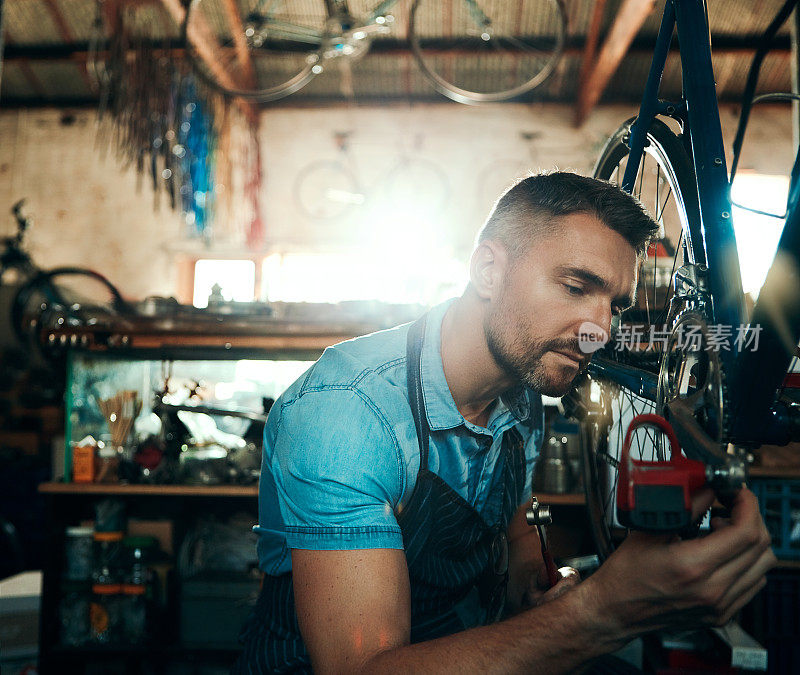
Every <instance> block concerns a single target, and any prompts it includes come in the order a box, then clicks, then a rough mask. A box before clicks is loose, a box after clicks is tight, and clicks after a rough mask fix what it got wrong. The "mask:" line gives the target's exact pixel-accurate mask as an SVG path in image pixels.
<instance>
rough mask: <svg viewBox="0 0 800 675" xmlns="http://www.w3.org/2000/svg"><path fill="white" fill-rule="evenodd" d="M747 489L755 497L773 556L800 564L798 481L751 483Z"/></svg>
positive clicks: (799, 498)
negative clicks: (767, 531) (770, 542)
mask: <svg viewBox="0 0 800 675" xmlns="http://www.w3.org/2000/svg"><path fill="white" fill-rule="evenodd" d="M750 489H751V490H752V491H753V493H754V494H755V495H756V497H758V504H759V508H760V509H761V515H762V516H763V517H764V522H765V523H766V524H767V529H768V530H769V533H770V535H771V536H772V550H773V551H774V552H775V555H776V556H777V557H778V558H781V559H783V560H800V480H783V479H768V478H760V479H754V480H753V481H752V483H751V486H750Z"/></svg>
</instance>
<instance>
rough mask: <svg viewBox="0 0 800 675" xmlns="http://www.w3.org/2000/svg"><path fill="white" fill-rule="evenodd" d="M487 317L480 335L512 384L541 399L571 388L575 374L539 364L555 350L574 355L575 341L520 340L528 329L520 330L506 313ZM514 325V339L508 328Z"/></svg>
mask: <svg viewBox="0 0 800 675" xmlns="http://www.w3.org/2000/svg"><path fill="white" fill-rule="evenodd" d="M498 314H500V312H497V313H496V314H495V315H494V316H487V317H486V320H485V321H484V326H483V329H484V335H485V337H486V345H487V346H488V348H489V353H490V354H491V355H492V357H493V358H494V360H495V362H496V363H497V365H498V366H499V367H500V368H501V369H502V370H503V371H504V372H505V373H506V375H508V376H509V377H510V378H512V379H513V380H514V381H515V382H518V383H520V384H523V385H525V386H526V387H529V388H531V389H533V390H534V391H537V392H539V393H540V394H543V395H544V396H556V397H560V396H563V395H564V394H566V393H567V392H568V391H569V390H570V388H571V387H572V383H573V381H574V380H575V378H576V377H577V376H578V374H579V373H580V372H581V370H582V369H583V368H581V369H579V370H578V371H577V372H576V371H575V370H574V369H571V368H569V367H567V366H554V367H553V368H550V369H548V368H547V367H546V366H545V364H544V363H543V359H544V356H545V354H547V353H548V352H551V351H555V350H566V351H569V352H572V353H578V343H577V340H568V339H563V338H562V339H557V338H556V339H551V340H534V339H531V340H527V341H526V340H524V338H522V337H520V336H522V335H531V334H532V331H531V329H530V325H528V324H527V323H526V325H524V326H520V324H521V322H520V321H516V322H515V321H514V317H512V316H511V314H510V313H508V312H503V314H504V316H498ZM514 323H516V324H517V325H518V326H519V328H518V329H517V330H518V333H517V336H516V337H514V335H513V332H512V330H511V329H512V326H513V324H514Z"/></svg>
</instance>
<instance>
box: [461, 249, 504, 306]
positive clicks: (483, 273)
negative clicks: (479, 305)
mask: <svg viewBox="0 0 800 675" xmlns="http://www.w3.org/2000/svg"><path fill="white" fill-rule="evenodd" d="M507 266H508V251H506V249H505V247H504V246H503V245H502V244H500V243H499V242H497V241H494V240H492V239H486V240H484V241H482V242H481V243H480V244H478V246H477V248H476V249H475V250H474V251H473V253H472V259H471V260H470V263H469V280H470V284H472V287H473V288H474V289H475V291H476V293H477V294H478V296H479V297H481V298H483V299H484V300H491V299H492V298H493V297H495V296H496V295H497V293H498V292H499V289H500V286H501V284H502V283H503V280H504V278H505V274H506V268H507Z"/></svg>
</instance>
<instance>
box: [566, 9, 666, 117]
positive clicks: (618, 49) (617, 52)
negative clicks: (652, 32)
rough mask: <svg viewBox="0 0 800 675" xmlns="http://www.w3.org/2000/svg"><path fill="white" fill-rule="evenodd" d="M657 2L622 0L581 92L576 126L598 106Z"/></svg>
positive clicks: (579, 93)
mask: <svg viewBox="0 0 800 675" xmlns="http://www.w3.org/2000/svg"><path fill="white" fill-rule="evenodd" d="M655 4H656V0H625V1H624V2H623V4H622V6H621V7H620V9H619V12H618V13H617V16H616V18H615V19H614V24H613V25H612V26H611V30H610V31H609V33H608V35H607V36H606V39H605V41H604V42H603V47H602V48H601V49H600V54H599V55H598V57H597V60H596V61H595V63H594V64H593V65H592V68H591V70H590V71H589V75H588V76H587V77H586V81H585V82H584V83H583V86H582V87H581V89H580V91H579V92H578V105H577V108H576V117H575V125H576V126H580V125H581V124H583V122H584V121H585V120H586V117H587V116H588V114H589V113H590V112H591V111H592V109H593V108H594V106H595V105H597V102H598V101H599V100H600V97H601V96H602V95H603V91H605V88H606V86H607V85H608V82H609V80H611V77H612V76H613V75H614V73H615V72H616V71H617V68H618V67H619V64H620V63H621V62H622V59H623V58H625V54H626V53H627V51H628V47H630V46H631V43H632V42H633V39H634V38H635V37H636V33H638V32H639V29H640V28H641V27H642V24H643V23H644V22H645V19H647V17H648V16H649V15H650V14H651V13H652V11H653V8H654V7H655Z"/></svg>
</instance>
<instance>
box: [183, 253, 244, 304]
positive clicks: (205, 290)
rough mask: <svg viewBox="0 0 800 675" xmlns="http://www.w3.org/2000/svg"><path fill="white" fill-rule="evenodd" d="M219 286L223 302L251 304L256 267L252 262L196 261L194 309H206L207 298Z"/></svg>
mask: <svg viewBox="0 0 800 675" xmlns="http://www.w3.org/2000/svg"><path fill="white" fill-rule="evenodd" d="M215 284H216V285H219V287H220V293H221V295H222V297H223V298H224V299H225V300H228V301H230V300H234V301H237V302H252V300H253V299H254V297H255V287H256V265H255V263H254V262H253V261H252V260H198V261H197V262H196V263H195V265H194V293H193V299H192V304H193V305H194V306H195V307H208V296H209V295H211V292H212V290H213V287H214V285H215Z"/></svg>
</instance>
